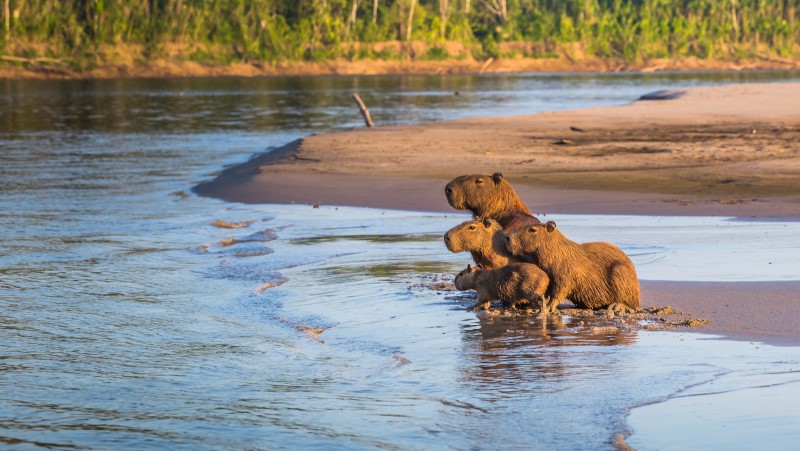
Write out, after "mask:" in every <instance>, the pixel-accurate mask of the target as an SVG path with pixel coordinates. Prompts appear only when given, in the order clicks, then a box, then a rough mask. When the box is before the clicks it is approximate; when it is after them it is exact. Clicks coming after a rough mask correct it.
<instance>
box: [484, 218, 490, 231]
mask: <svg viewBox="0 0 800 451" xmlns="http://www.w3.org/2000/svg"><path fill="white" fill-rule="evenodd" d="M483 226H484V227H486V228H487V229H488V228H489V227H491V226H492V220H491V219H489V218H483Z"/></svg>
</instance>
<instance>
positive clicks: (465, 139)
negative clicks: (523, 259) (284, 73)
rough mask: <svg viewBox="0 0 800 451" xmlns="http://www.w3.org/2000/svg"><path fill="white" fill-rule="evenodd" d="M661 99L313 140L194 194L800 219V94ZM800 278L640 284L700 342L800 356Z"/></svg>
mask: <svg viewBox="0 0 800 451" xmlns="http://www.w3.org/2000/svg"><path fill="white" fill-rule="evenodd" d="M652 97H654V98H655V99H656V100H639V101H636V102H633V103H631V104H629V105H625V106H619V107H603V108H594V109H586V110H574V111H565V112H554V113H543V114H536V115H529V116H513V117H500V118H480V119H466V120H457V121H446V122H433V123H426V124H422V125H415V126H392V127H380V124H378V127H376V128H372V129H368V128H358V129H353V130H347V131H342V132H335V133H328V134H321V135H314V136H308V137H306V138H303V139H300V140H297V141H294V142H292V143H289V144H287V145H286V146H284V147H282V148H279V149H275V150H273V151H271V152H267V153H265V154H262V155H260V156H257V157H255V158H254V159H252V160H250V161H249V162H247V163H244V164H241V165H238V166H234V167H230V168H227V169H225V170H224V171H222V172H221V173H220V174H219V175H218V176H217V177H216V178H215V179H213V180H212V181H209V182H204V183H201V184H200V185H198V186H197V187H195V192H197V193H198V194H200V195H203V196H209V197H214V198H219V199H224V200H227V201H234V202H242V203H298V204H324V205H348V206H365V207H375V208H387V209H402V210H418V211H441V212H448V211H449V212H452V211H453V210H451V209H450V208H449V206H448V205H447V202H446V200H445V198H444V195H443V192H442V190H443V187H444V184H445V183H446V182H447V181H449V180H450V179H452V178H453V177H455V176H458V175H461V174H468V173H492V172H495V171H500V172H502V173H503V174H504V175H505V176H506V178H507V179H508V180H509V181H510V182H511V183H512V184H513V186H514V187H515V188H516V190H517V192H518V193H519V195H520V197H521V198H522V200H523V201H524V202H525V203H526V204H527V205H528V206H529V207H530V209H531V210H532V211H533V212H534V213H535V214H537V215H547V214H584V215H648V216H721V217H732V218H740V219H741V220H747V219H748V218H758V219H759V220H762V221H763V220H765V219H768V218H773V219H780V220H784V221H786V220H790V221H796V220H798V219H800V145H799V144H798V142H800V103H798V102H797V99H800V84H791V83H778V84H748V85H731V86H722V87H711V88H693V89H689V90H685V91H680V92H667V93H658V94H657V95H655V96H652ZM787 246H790V247H791V246H794V247H796V246H797V244H796V243H787ZM797 269H798V277H797V279H798V280H794V281H792V280H790V281H781V282H764V281H760V282H751V281H746V280H744V281H735V282H730V281H728V282H724V283H722V282H719V283H717V282H714V281H703V282H685V281H649V280H642V288H643V296H642V301H643V305H644V306H655V305H671V306H673V307H674V308H676V309H677V310H681V311H683V312H686V313H689V314H691V315H694V316H696V317H702V318H706V319H709V320H710V323H709V324H708V325H705V326H702V327H699V328H696V329H692V330H695V331H700V332H708V333H713V334H721V335H724V336H727V337H730V338H734V339H743V340H758V341H764V342H769V343H773V344H786V345H797V344H800V324H798V322H797V320H795V318H798V317H800V315H798V313H800V266H798V268H797Z"/></svg>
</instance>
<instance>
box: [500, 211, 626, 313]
mask: <svg viewBox="0 0 800 451" xmlns="http://www.w3.org/2000/svg"><path fill="white" fill-rule="evenodd" d="M506 236H507V238H506V245H507V247H508V250H509V251H510V252H511V253H512V254H513V255H515V256H517V257H519V258H522V259H524V260H526V261H534V262H536V264H537V265H539V267H540V268H541V269H543V270H544V271H545V272H546V273H547V275H548V276H550V287H549V288H548V290H547V296H548V302H547V304H548V310H549V311H554V310H555V308H556V307H557V306H558V304H559V303H561V301H563V300H564V299H565V298H569V300H571V301H572V302H573V303H574V304H575V305H577V306H578V307H581V308H590V309H598V308H603V307H608V306H609V305H612V304H624V305H625V306H628V307H632V308H639V300H640V294H639V279H638V278H637V277H636V269H635V268H634V267H633V262H631V259H630V258H628V256H627V255H625V253H624V252H622V250H620V249H619V248H618V247H616V246H614V245H613V244H611V243H602V242H594V243H583V244H579V243H576V242H574V241H572V240H570V239H569V238H567V237H566V236H564V234H562V233H561V231H560V230H558V229H557V228H556V223H555V222H553V221H548V222H547V223H546V224H534V225H531V226H527V227H523V228H519V229H517V230H515V231H513V232H510V233H509V234H507V235H506Z"/></svg>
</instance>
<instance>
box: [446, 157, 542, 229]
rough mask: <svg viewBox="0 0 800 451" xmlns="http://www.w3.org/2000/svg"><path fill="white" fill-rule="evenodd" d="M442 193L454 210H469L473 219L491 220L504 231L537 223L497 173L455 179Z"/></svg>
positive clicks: (501, 175)
mask: <svg viewBox="0 0 800 451" xmlns="http://www.w3.org/2000/svg"><path fill="white" fill-rule="evenodd" d="M444 194H445V196H447V202H448V203H449V204H450V206H451V207H453V208H455V209H456V210H469V211H471V212H472V214H473V216H474V217H475V218H476V219H478V218H491V219H494V220H495V221H497V222H499V223H500V225H501V226H503V230H506V231H508V230H511V229H514V228H516V227H520V226H523V225H529V224H539V223H540V221H539V220H538V219H537V218H536V217H535V216H533V215H531V212H530V210H528V207H526V206H525V204H523V203H522V201H521V200H520V198H519V196H517V193H516V192H515V191H514V188H512V187H511V185H510V184H509V183H508V182H507V181H506V179H505V178H503V174H501V173H499V172H495V173H494V174H492V175H482V174H473V175H462V176H460V177H456V178H454V179H453V180H452V181H451V182H450V183H448V184H447V186H445V188H444Z"/></svg>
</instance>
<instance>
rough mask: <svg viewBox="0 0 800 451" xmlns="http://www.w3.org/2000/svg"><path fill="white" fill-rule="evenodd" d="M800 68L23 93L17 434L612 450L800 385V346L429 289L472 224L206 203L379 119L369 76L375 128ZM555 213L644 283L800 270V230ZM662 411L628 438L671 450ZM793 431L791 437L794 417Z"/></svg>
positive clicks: (3, 369)
mask: <svg viewBox="0 0 800 451" xmlns="http://www.w3.org/2000/svg"><path fill="white" fill-rule="evenodd" d="M726 77H727V78H726ZM792 77H795V75H792V74H736V75H730V76H715V75H709V74H701V75H696V74H688V75H657V76H608V75H602V76H591V75H580V76H572V75H557V76H541V75H537V76H524V75H521V76H508V77H501V76H491V77H406V78H397V77H375V78H368V77H364V78H345V77H343V78H312V79H266V80H264V79H262V80H240V79H229V80H146V81H105V82H8V81H3V82H0V97H3V102H2V105H3V107H2V109H0V145H2V152H0V159H1V160H0V163H2V164H0V173H2V177H0V190H1V191H2V194H3V195H2V196H0V228H1V229H2V237H3V239H2V241H0V287H1V288H2V289H1V290H0V308H2V315H0V343H2V345H0V444H3V445H4V446H9V445H18V446H20V447H23V448H36V447H48V446H62V447H68V446H77V447H88V448H120V447H122V448H155V447H162V448H163V447H169V448H192V449H218V448H257V449H258V448H260V449H275V448H298V447H319V448H326V449H330V448H349V449H351V448H356V449H360V448H378V447H380V448H390V449H396V448H397V449H417V448H426V449H427V448H431V447H434V448H453V449H469V448H497V447H503V448H510V449H514V448H521V449H522V448H524V449H531V448H533V449H537V448H539V449H598V448H604V447H609V446H610V443H611V442H610V440H611V437H612V436H614V435H615V434H618V433H626V432H628V431H629V427H628V426H627V425H626V422H625V421H626V420H625V418H626V414H627V413H628V412H629V410H630V409H631V408H632V407H634V406H639V405H645V404H648V403H652V402H656V401H663V400H667V399H671V397H673V396H674V395H676V394H678V395H682V394H687V393H695V392H691V391H687V387H693V388H692V390H695V391H696V392H697V393H705V392H707V391H714V388H713V387H714V386H713V385H710V384H708V383H706V382H713V383H716V384H720V383H727V382H726V381H728V380H736V381H738V380H743V381H745V382H743V383H741V384H740V385H739V386H737V389H738V388H741V389H742V390H741V391H742V392H743V393H745V389H746V388H747V387H756V386H766V385H770V384H777V383H783V382H792V381H793V380H794V379H793V378H794V372H795V371H797V368H798V365H797V363H798V361H800V351H798V349H797V348H786V347H783V348H775V347H771V346H765V345H760V344H750V343H741V342H727V341H720V340H713V341H710V340H709V339H708V337H707V336H701V335H696V334H690V333H655V332H637V331H622V332H619V333H611V334H608V333H606V334H603V333H599V334H595V333H593V332H592V330H591V329H590V328H587V327H579V323H577V322H575V321H573V320H571V319H569V318H566V319H565V320H564V322H563V323H561V324H558V323H549V324H542V323H541V322H540V321H536V320H531V319H524V320H523V319H514V318H494V319H481V318H478V317H476V316H475V315H474V314H472V313H470V312H468V311H466V310H465V309H464V307H465V306H466V305H468V304H469V303H470V302H471V300H470V299H469V298H467V297H464V296H463V295H460V294H458V293H446V292H437V291H433V290H430V289H427V288H424V287H422V286H420V284H421V283H423V282H426V281H429V275H430V274H432V273H453V272H455V271H457V270H458V269H459V268H461V267H462V266H463V265H465V264H466V262H467V259H466V256H465V255H455V254H450V253H449V252H447V251H446V249H445V248H444V246H443V245H442V243H441V241H440V236H441V234H442V233H443V232H444V231H445V230H447V229H448V228H449V227H451V226H452V225H453V224H455V223H457V222H459V221H461V220H463V219H465V216H463V215H457V214H421V213H412V212H396V211H381V210H372V209H360V208H338V209H336V208H334V207H323V208H320V209H313V208H311V207H310V206H275V205H266V206H252V205H251V206H244V205H238V204H225V203H222V202H219V201H216V200H211V199H203V198H197V197H194V196H192V195H189V194H187V193H188V192H189V189H190V188H191V186H192V185H193V183H194V182H196V181H197V180H200V179H204V178H207V177H208V175H209V174H210V173H212V172H213V171H216V170H218V169H219V168H220V167H221V166H222V165H224V164H228V163H233V162H236V161H242V160H244V159H246V158H247V157H248V156H249V155H251V154H253V153H256V152H259V151H261V150H263V149H264V148H266V147H269V146H278V145H281V144H284V143H285V142H288V141H289V140H291V139H293V138H296V137H298V136H301V135H303V134H306V133H310V132H313V131H324V130H329V129H333V128H341V127H348V126H354V125H357V124H358V121H359V119H358V116H357V113H356V112H355V110H354V108H352V106H351V104H350V99H349V98H348V96H349V93H350V92H351V91H352V90H353V89H355V88H357V89H358V90H359V91H360V92H361V93H362V97H364V98H365V100H366V101H367V103H368V104H369V105H370V108H371V109H372V111H373V116H374V117H376V118H377V120H378V121H380V122H383V123H412V122H417V121H422V120H430V119H445V118H454V117H465V116H477V115H480V116H483V115H495V114H518V113H530V112H536V111H542V110H556V109H562V108H573V107H582V106H594V105H606V104H621V103H626V102H629V101H631V100H633V99H635V98H636V97H638V95H640V94H642V93H643V92H648V91H653V90H656V89H660V88H664V87H679V86H687V85H698V84H715V83H724V82H731V81H737V82H738V81H759V80H775V79H781V80H784V79H791V78H792ZM455 89H459V90H460V91H461V95H460V96H453V95H452V91H453V90H455ZM217 219H221V220H225V221H228V222H231V223H235V222H240V221H253V222H252V223H250V224H249V225H248V226H247V227H243V228H236V229H226V228H219V227H215V226H213V225H212V224H213V223H214V221H215V220H217ZM548 219H555V220H556V221H557V222H558V224H559V227H562V228H565V229H569V230H570V234H571V236H573V237H574V238H575V239H578V240H591V239H599V238H598V237H602V239H607V240H611V241H614V242H617V243H619V244H620V245H621V246H622V247H623V249H625V250H626V251H628V252H629V253H630V254H631V255H632V256H633V258H634V261H635V262H636V264H637V269H638V270H639V272H640V276H641V277H642V278H647V279H662V280H675V279H678V280H743V279H745V278H746V279H747V280H783V279H792V278H796V277H795V276H793V273H792V269H793V268H797V267H798V262H797V258H796V257H795V255H797V249H796V247H794V248H792V247H791V246H787V245H786V243H787V242H788V243H791V242H794V241H796V240H794V239H793V237H796V236H797V232H798V230H797V229H798V224H797V223H790V222H781V221H771V222H763V223H762V222H747V223H744V222H740V221H728V220H725V219H720V218H646V217H614V216H608V217H585V216H568V215H560V216H554V217H548ZM656 237H658V238H657V239H656ZM228 238H234V239H235V240H238V242H232V241H230V240H228ZM732 249H736V251H735V252H734V251H732ZM678 262H680V263H681V264H680V265H678ZM745 262H746V263H747V264H748V265H752V266H748V271H747V272H745V271H744V270H743V267H742V265H743V264H744V263H745ZM265 284H266V285H265ZM309 328H325V331H324V332H322V333H319V334H315V333H314V332H313V331H311V330H310V329H309ZM315 339H316V340H320V341H322V343H320V342H318V341H316V340H315ZM787 374H788V376H787ZM737 376H747V377H744V378H742V377H737ZM746 381H752V383H748V382H746ZM696 384H700V385H696ZM785 386H786V387H791V386H792V385H791V384H788V383H787V385H785ZM747 393H749V392H747ZM680 399H683V398H676V399H675V401H679V400H680ZM709 399H710V398H709ZM720 403H722V401H720ZM717 405H722V404H719V403H718V404H717ZM656 406H657V405H654V406H651V407H644V408H642V409H641V411H642V412H644V411H645V410H646V409H649V408H655V407H656ZM663 406H664V408H671V406H672V404H670V401H668V402H666V403H664V404H663ZM712 407H713V406H712ZM726 408H727V407H726ZM680 409H683V407H680ZM639 411H640V410H638V409H637V410H634V411H632V413H631V415H630V417H628V418H629V421H630V424H631V425H632V426H633V432H634V434H633V436H632V437H631V439H630V440H631V443H635V444H636V446H637V447H640V448H641V449H648V448H655V447H657V446H656V444H660V443H663V442H662V441H660V439H659V437H657V436H656V435H655V433H649V432H642V433H638V432H637V431H639V430H641V431H647V429H646V427H647V425H648V424H652V421H653V420H648V419H647V417H644V416H643V417H642V418H644V419H643V420H641V421H640V420H638V414H637V412H639ZM778 412H780V410H779V411H778ZM785 419H786V417H784V420H785ZM754 421H755V420H754ZM752 424H756V423H752ZM774 424H775V425H778V426H781V427H779V428H778V429H779V430H778V431H773V432H775V433H776V437H782V438H781V440H783V438H784V437H787V436H788V437H790V438H791V437H792V436H791V435H787V434H791V431H792V430H796V429H797V428H793V429H792V428H790V427H789V426H791V424H790V423H786V422H781V421H780V420H775V422H774ZM565 427H566V428H567V429H568V431H565ZM787 431H788V432H787ZM565 432H568V433H565ZM762 439H763V437H759V438H758V440H760V441H758V442H755V441H754V442H753V443H754V444H761V443H762V441H761V440H762ZM753 440H755V439H753ZM667 443H669V437H668V438H667ZM740 443H748V442H746V441H740ZM768 443H769V442H768ZM781 443H785V442H783V441H781V442H777V441H776V442H775V444H776V445H780V444H781ZM659 446H660V445H659Z"/></svg>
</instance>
